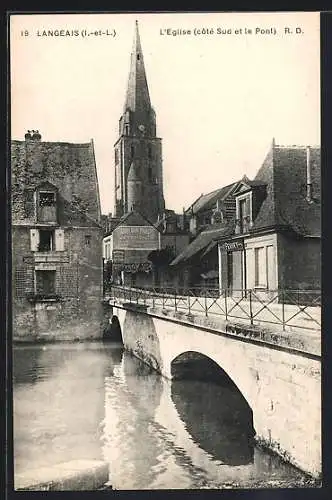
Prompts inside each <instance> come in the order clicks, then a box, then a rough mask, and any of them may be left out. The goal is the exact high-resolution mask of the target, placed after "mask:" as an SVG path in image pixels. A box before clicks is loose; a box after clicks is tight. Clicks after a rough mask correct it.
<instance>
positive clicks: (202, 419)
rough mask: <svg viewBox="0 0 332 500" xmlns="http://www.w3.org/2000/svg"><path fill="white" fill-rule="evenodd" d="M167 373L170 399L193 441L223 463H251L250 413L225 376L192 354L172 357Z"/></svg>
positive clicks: (205, 359) (211, 363)
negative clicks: (168, 375)
mask: <svg viewBox="0 0 332 500" xmlns="http://www.w3.org/2000/svg"><path fill="white" fill-rule="evenodd" d="M171 374H172V384H171V399H172V401H173V404H174V405H175V408H176V410H177V412H178V415H179V417H180V419H181V420H182V421H183V422H184V423H185V427H186V429H187V432H189V434H190V435H191V437H192V439H193V441H194V442H196V443H198V445H199V447H200V448H202V449H203V450H205V451H206V452H208V453H209V454H210V455H212V456H213V457H214V458H215V459H217V460H221V461H222V462H223V463H224V464H228V465H246V464H248V463H251V462H252V461H253V457H254V436H255V434H256V432H255V429H254V423H253V411H252V408H251V407H250V405H249V404H248V401H247V400H246V399H245V397H244V396H243V394H242V393H241V391H240V390H239V388H238V387H237V386H236V384H235V383H234V382H233V380H232V379H231V378H230V377H229V376H228V374H227V373H226V372H225V371H224V370H223V369H222V368H221V367H220V366H219V364H217V363H216V362H215V361H213V360H212V359H211V358H209V357H207V356H205V355H202V354H201V353H198V352H194V351H187V352H183V353H182V354H180V355H179V356H177V357H176V358H174V359H173V361H172V363H171ZM188 382H190V383H188ZM216 433H218V440H216V439H215V436H216Z"/></svg>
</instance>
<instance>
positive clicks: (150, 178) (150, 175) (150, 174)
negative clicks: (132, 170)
mask: <svg viewBox="0 0 332 500" xmlns="http://www.w3.org/2000/svg"><path fill="white" fill-rule="evenodd" d="M148 176H149V182H151V181H152V167H149V169H148Z"/></svg>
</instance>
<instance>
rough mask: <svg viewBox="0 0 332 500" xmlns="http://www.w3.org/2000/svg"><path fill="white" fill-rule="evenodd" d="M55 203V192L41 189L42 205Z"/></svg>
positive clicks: (49, 205)
mask: <svg viewBox="0 0 332 500" xmlns="http://www.w3.org/2000/svg"><path fill="white" fill-rule="evenodd" d="M54 205H55V193H51V192H49V191H41V192H40V193H39V206H40V207H53V206H54Z"/></svg>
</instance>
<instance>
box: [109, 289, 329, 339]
mask: <svg viewBox="0 0 332 500" xmlns="http://www.w3.org/2000/svg"><path fill="white" fill-rule="evenodd" d="M106 296H108V297H109V299H111V300H114V301H115V300H116V299H119V300H123V301H126V302H130V303H135V304H143V305H147V306H150V307H153V308H161V309H163V310H165V309H167V310H172V311H174V312H179V313H180V312H183V313H185V314H188V315H191V314H201V315H205V316H206V317H210V316H211V317H213V316H219V317H220V316H221V317H223V318H224V319H225V320H226V321H229V320H241V321H242V322H245V323H249V324H251V325H264V324H271V325H278V326H281V327H282V329H283V330H284V331H285V330H293V329H299V328H300V329H305V330H315V331H319V330H320V328H321V307H320V306H321V292H320V291H319V290H289V289H287V290H286V289H282V290H251V289H250V290H244V289H238V290H234V289H232V290H230V289H223V290H221V289H219V288H216V287H189V288H188V287H187V288H172V287H145V288H134V287H126V286H112V287H110V289H109V290H108V292H107V293H106Z"/></svg>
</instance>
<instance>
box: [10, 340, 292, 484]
mask: <svg viewBox="0 0 332 500" xmlns="http://www.w3.org/2000/svg"><path fill="white" fill-rule="evenodd" d="M45 347H46V348H45V349H44V348H41V347H34V348H32V347H30V348H27V347H25V348H18V349H15V350H14V455H15V473H18V472H22V471H24V470H25V469H27V468H34V467H39V466H44V465H48V464H52V463H57V462H61V461H67V460H72V459H77V458H94V459H104V460H107V461H108V462H109V464H110V473H111V481H112V484H113V486H114V487H115V488H116V489H162V488H214V487H217V488H218V487H220V486H222V485H223V484H224V483H225V481H228V480H236V481H237V482H239V483H240V484H244V485H246V484H248V482H250V481H251V480H255V479H263V480H264V478H268V479H271V477H274V478H292V477H295V476H296V474H295V473H294V470H293V469H292V468H290V467H289V466H286V465H283V464H281V463H280V461H279V460H278V459H276V458H275V457H271V456H270V455H269V454H267V453H264V452H262V451H260V450H258V449H257V448H253V446H252V443H251V441H250V439H249V437H250V425H249V426H247V427H245V426H244V424H245V422H247V423H248V422H250V414H249V413H247V414H246V413H245V412H243V409H244V407H243V405H242V406H241V404H242V403H243V401H242V403H241V400H239V398H238V395H236V394H234V392H233V391H232V390H231V389H230V388H229V386H228V385H227V384H226V385H225V384H221V385H220V384H219V385H218V384H216V383H215V381H214V382H213V383H211V382H207V380H188V379H186V380H175V381H173V382H170V381H168V380H166V379H164V378H163V377H161V376H160V375H158V374H157V373H156V372H155V371H153V370H152V369H151V368H149V367H148V366H146V365H145V364H144V363H142V362H141V361H139V360H138V359H136V358H134V357H133V356H132V355H131V354H129V353H128V352H123V349H122V347H119V346H117V345H115V344H109V343H105V344H103V343H100V344H99V343H91V344H78V345H68V344H67V345H66V344H64V345H56V346H45ZM187 373H189V372H188V371H187ZM202 373H203V374H204V373H205V375H206V373H207V372H206V371H202ZM219 375H220V374H219ZM203 378H204V377H203ZM294 474H295V476H294Z"/></svg>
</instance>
